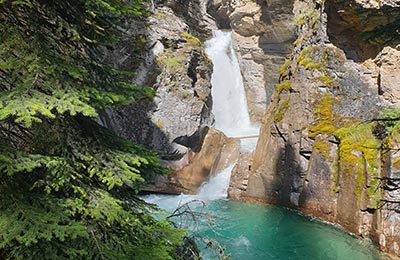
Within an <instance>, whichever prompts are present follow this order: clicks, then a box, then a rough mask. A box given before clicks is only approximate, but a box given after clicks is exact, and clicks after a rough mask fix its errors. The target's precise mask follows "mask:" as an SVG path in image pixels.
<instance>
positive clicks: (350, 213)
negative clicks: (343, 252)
mask: <svg viewBox="0 0 400 260" xmlns="http://www.w3.org/2000/svg"><path fill="white" fill-rule="evenodd" d="M292 7H293V13H294V16H295V18H294V19H293V23H294V24H295V25H296V32H297V39H296V40H295V41H294V42H293V44H294V47H293V51H292V53H291V55H290V56H288V59H287V60H286V62H285V63H284V65H283V66H282V67H281V69H280V76H279V83H278V84H277V85H276V87H275V92H274V94H273V95H272V101H271V104H270V105H269V107H268V111H267V113H266V114H265V116H264V118H263V121H262V128H261V130H260V139H259V142H258V144H257V148H256V151H255V152H254V154H253V156H252V157H251V158H248V159H247V160H242V161H241V162H240V163H239V165H238V166H237V168H238V169H241V171H236V172H234V175H233V177H232V183H231V187H230V196H231V197H232V198H236V199H241V200H258V201H264V202H269V203H277V204H281V205H286V206H288V207H293V208H297V209H299V210H302V211H303V212H306V213H309V214H312V215H316V216H319V217H321V218H323V219H326V220H329V221H332V222H336V223H339V224H340V225H341V226H343V227H344V228H345V229H346V230H348V231H350V232H352V233H355V234H358V235H360V236H363V237H368V238H370V239H372V240H373V241H374V242H375V243H376V244H378V245H379V246H380V247H381V249H382V250H384V251H386V252H389V253H391V254H392V255H395V256H399V255H400V247H399V245H400V228H399V227H400V225H399V220H400V213H399V212H400V193H399V177H400V171H399V166H398V161H399V159H398V158H399V152H398V148H399V146H398V141H397V140H398V139H399V131H398V130H396V127H397V121H398V115H399V114H398V113H399V112H398V111H399V110H398V109H396V108H397V107H398V89H399V81H398V77H399V75H400V66H399V60H398V57H399V56H398V55H399V53H400V50H399V45H398V44H399V43H400V37H399V33H398V31H397V28H398V25H399V24H400V22H399V21H400V8H399V1H361V0H360V1H358V0H357V1H356V0H326V1H321V0H319V1H310V0H303V1H295V3H294V4H293V6H292ZM244 172H245V173H244ZM238 176H239V177H238ZM240 176H241V177H240Z"/></svg>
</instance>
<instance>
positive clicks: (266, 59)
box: [209, 0, 295, 122]
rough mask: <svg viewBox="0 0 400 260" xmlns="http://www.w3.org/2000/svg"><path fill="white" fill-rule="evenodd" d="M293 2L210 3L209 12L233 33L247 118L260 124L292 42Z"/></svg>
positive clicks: (220, 0) (247, 0)
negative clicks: (246, 104) (246, 105)
mask: <svg viewBox="0 0 400 260" xmlns="http://www.w3.org/2000/svg"><path fill="white" fill-rule="evenodd" d="M293 2H294V1H293V0H290V1H277V0H267V1H258V0H244V1H232V0H212V1H210V3H209V12H210V13H211V14H212V15H213V16H214V17H216V21H217V23H218V24H219V26H220V27H222V28H230V29H232V30H233V32H234V34H233V38H234V43H235V49H236V52H237V54H238V58H239V63H240V66H241V70H242V75H243V83H244V86H245V90H246V96H247V103H248V107H249V113H250V118H251V120H252V121H253V122H261V118H262V117H263V115H264V113H265V111H266V106H267V104H268V103H269V102H270V98H271V95H272V93H273V90H274V88H275V85H276V83H277V82H278V78H279V77H278V75H279V68H280V67H281V65H282V64H283V63H284V61H285V56H286V55H287V54H289V53H290V52H291V50H292V47H293V44H292V43H293V41H294V39H295V31H294V26H293V24H292V22H291V21H292V19H293V14H292V9H293Z"/></svg>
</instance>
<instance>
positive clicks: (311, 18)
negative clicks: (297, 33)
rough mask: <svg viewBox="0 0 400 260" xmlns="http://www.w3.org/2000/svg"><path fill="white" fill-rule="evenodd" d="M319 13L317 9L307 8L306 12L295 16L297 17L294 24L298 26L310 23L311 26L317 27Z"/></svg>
mask: <svg viewBox="0 0 400 260" xmlns="http://www.w3.org/2000/svg"><path fill="white" fill-rule="evenodd" d="M319 15H320V14H319V12H318V11H317V10H315V9H309V10H306V11H305V12H303V13H301V14H300V15H298V16H297V17H295V19H294V20H293V24H294V25H296V26H302V25H304V24H308V25H309V26H310V28H315V26H316V24H317V22H318V19H319Z"/></svg>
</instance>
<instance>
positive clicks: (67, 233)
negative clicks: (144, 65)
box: [0, 0, 183, 259]
mask: <svg viewBox="0 0 400 260" xmlns="http://www.w3.org/2000/svg"><path fill="white" fill-rule="evenodd" d="M143 12H144V9H143V5H142V3H141V1H138V0H134V1H129V2H128V1H125V0H63V1H53V0H0V259H173V258H174V257H175V256H174V254H175V248H176V246H178V245H179V244H180V243H181V240H182V235H183V232H182V231H180V230H177V229H174V228H172V227H171V225H170V224H169V223H168V222H166V221H156V220H155V219H154V218H153V217H152V216H151V211H152V210H154V208H153V207H152V206H150V205H147V204H146V203H144V202H143V201H140V200H139V199H137V198H135V196H134V194H135V191H137V190H138V188H139V185H140V183H141V182H142V181H143V178H144V176H145V175H146V174H148V173H160V174H162V173H165V171H166V170H165V169H163V168H161V167H160V166H159V163H158V158H157V156H156V155H155V154H154V152H152V151H149V150H146V149H144V148H142V147H140V146H138V145H135V144H132V143H131V142H129V141H127V140H124V139H122V138H119V137H117V136H116V135H115V134H114V133H113V132H111V131H110V130H108V129H105V128H102V127H101V126H99V125H98V124H96V123H95V122H94V120H93V118H94V117H96V116H97V111H98V110H99V109H102V108H104V107H106V106H110V105H117V104H122V103H126V102H132V101H135V100H136V101H138V100H141V99H146V98H151V97H152V95H153V94H154V93H153V91H152V89H150V88H144V87H139V86H137V85H135V84H132V83H130V82H129V76H130V74H129V73H128V72H125V71H120V70H117V69H115V68H112V67H110V66H108V65H107V64H104V63H102V61H101V50H102V48H107V47H109V46H110V45H112V44H113V43H115V41H116V40H117V39H118V36H119V35H120V34H121V33H123V29H121V28H122V27H121V26H120V25H119V21H120V20H121V19H122V18H121V17H127V16H136V17H139V16H140V15H141V14H142V13H143ZM137 19H140V18H137Z"/></svg>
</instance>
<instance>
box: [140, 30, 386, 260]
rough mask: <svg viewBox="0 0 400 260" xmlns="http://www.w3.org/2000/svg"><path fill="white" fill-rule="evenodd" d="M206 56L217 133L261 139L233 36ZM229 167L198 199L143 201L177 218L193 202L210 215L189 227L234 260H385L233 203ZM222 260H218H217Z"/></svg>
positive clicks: (309, 223)
mask: <svg viewBox="0 0 400 260" xmlns="http://www.w3.org/2000/svg"><path fill="white" fill-rule="evenodd" d="M205 46H206V52H207V55H208V56H209V57H210V58H211V60H212V61H213V64H214V73H213V76H212V85H213V89H212V95H213V99H214V104H213V113H214V115H215V119H216V124H215V128H216V129H218V130H220V131H222V132H224V133H225V134H226V135H227V136H230V137H234V136H246V135H257V134H258V126H254V125H252V124H251V123H250V119H249V115H248V109H247V103H246V98H245V93H244V88H243V83H242V82H243V81H242V77H241V74H240V68H239V64H238V60H237V57H236V54H235V52H234V49H233V47H232V35H231V32H228V31H219V30H218V31H214V37H213V38H212V39H210V40H209V41H207V42H206V44H205ZM256 142H257V139H256V138H253V139H251V138H250V139H244V140H243V141H242V142H241V149H242V150H246V151H251V150H254V148H255V145H256ZM233 167H234V165H231V166H229V167H227V168H226V169H224V170H223V171H221V172H220V173H219V174H218V175H216V176H214V177H213V178H211V179H210V180H209V182H207V183H204V184H203V186H202V188H201V189H200V192H199V193H198V194H197V195H183V194H182V195H159V194H151V195H145V196H142V199H144V200H146V201H147V202H149V203H154V204H157V205H158V206H159V207H160V208H162V209H165V210H167V211H169V212H173V211H174V210H175V209H176V208H177V207H179V206H181V205H183V204H185V203H187V202H190V201H192V200H197V201H203V202H205V203H206V206H205V208H204V207H203V204H202V203H197V204H196V203H194V204H193V205H192V210H194V211H196V210H198V211H201V210H206V213H207V214H206V215H204V216H206V217H204V218H203V219H199V220H198V221H197V222H196V223H195V225H194V223H193V222H191V223H189V225H190V226H189V227H190V228H192V229H195V231H196V232H197V233H199V234H201V235H204V236H208V237H210V238H212V239H215V240H216V241H218V243H219V244H220V245H222V246H224V247H226V254H228V255H230V259H232V260H253V259H254V260H264V259H283V260H286V259H299V260H303V259H321V260H327V259H338V260H348V259H351V260H373V259H385V258H384V257H383V256H382V255H381V253H380V252H379V251H378V250H377V249H376V248H375V247H374V246H373V245H372V244H371V242H370V241H367V240H362V239H357V238H355V237H353V236H351V235H349V234H347V233H345V232H343V231H342V230H341V229H339V228H338V227H336V226H334V225H332V224H327V223H324V222H322V221H320V220H318V219H317V218H313V217H309V216H304V215H302V214H300V213H298V212H296V211H294V210H290V209H286V208H283V207H278V206H272V205H262V204H250V203H243V202H236V201H229V200H227V199H226V197H227V188H228V186H229V180H230V175H231V170H232V168H233ZM200 249H201V250H202V257H203V259H204V260H211V259H216V258H215V257H216V256H215V255H213V252H212V251H211V250H205V249H204V247H200ZM217 259H218V258H217Z"/></svg>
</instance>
